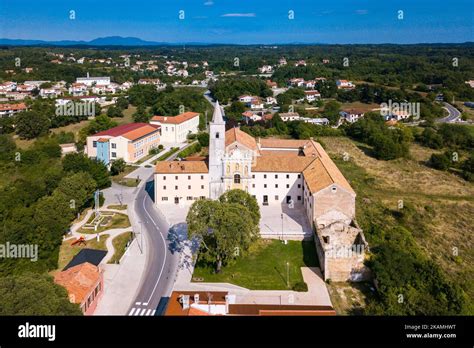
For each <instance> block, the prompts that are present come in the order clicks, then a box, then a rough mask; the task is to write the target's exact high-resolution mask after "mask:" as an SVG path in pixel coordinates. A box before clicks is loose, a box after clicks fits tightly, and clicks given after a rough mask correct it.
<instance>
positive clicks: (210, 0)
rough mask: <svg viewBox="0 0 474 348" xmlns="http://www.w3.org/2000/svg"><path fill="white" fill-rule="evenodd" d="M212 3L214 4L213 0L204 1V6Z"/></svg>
mask: <svg viewBox="0 0 474 348" xmlns="http://www.w3.org/2000/svg"><path fill="white" fill-rule="evenodd" d="M212 5H214V1H212V0H208V1H206V2H205V3H204V6H212Z"/></svg>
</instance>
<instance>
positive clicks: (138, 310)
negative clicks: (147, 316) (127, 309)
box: [134, 308, 140, 316]
mask: <svg viewBox="0 0 474 348" xmlns="http://www.w3.org/2000/svg"><path fill="white" fill-rule="evenodd" d="M139 314H140V308H137V311H136V312H135V314H134V315H135V316H137V315H139Z"/></svg>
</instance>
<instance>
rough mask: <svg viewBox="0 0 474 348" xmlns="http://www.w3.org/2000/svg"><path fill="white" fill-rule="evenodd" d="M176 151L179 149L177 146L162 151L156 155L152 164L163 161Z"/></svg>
mask: <svg viewBox="0 0 474 348" xmlns="http://www.w3.org/2000/svg"><path fill="white" fill-rule="evenodd" d="M178 151H179V147H172V148H171V149H170V150H169V151H168V152H167V153H164V154H163V155H161V156H160V157H158V158H157V159H156V160H155V161H153V164H156V163H158V162H160V161H164V160H165V159H167V158H168V157H170V156H171V155H173V154H174V153H176V152H178Z"/></svg>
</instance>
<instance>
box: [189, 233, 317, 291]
mask: <svg viewBox="0 0 474 348" xmlns="http://www.w3.org/2000/svg"><path fill="white" fill-rule="evenodd" d="M287 262H289V271H290V272H289V273H290V288H292V287H293V286H294V285H295V284H296V283H298V282H303V276H302V274H301V270H300V267H304V266H307V267H316V266H318V260H317V256H316V248H315V246H314V242H312V241H309V242H300V241H288V244H287V245H285V244H283V243H282V242H281V241H278V240H269V239H263V240H259V241H258V242H256V243H255V244H254V245H252V246H251V248H250V250H249V252H248V254H246V255H243V256H242V257H239V258H238V259H237V260H236V261H235V262H234V263H232V264H230V265H227V266H225V267H223V269H222V271H221V272H220V273H219V274H215V273H214V269H213V268H212V267H206V265H204V264H203V263H202V262H200V261H199V260H198V262H197V264H196V268H195V269H194V274H193V278H202V281H204V282H225V283H232V284H235V285H239V286H243V287H245V288H248V289H254V290H285V289H288V287H287V268H286V263H287Z"/></svg>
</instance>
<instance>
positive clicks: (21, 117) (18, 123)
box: [15, 111, 51, 139]
mask: <svg viewBox="0 0 474 348" xmlns="http://www.w3.org/2000/svg"><path fill="white" fill-rule="evenodd" d="M50 125H51V122H50V120H49V118H48V117H46V116H45V115H43V114H41V113H38V112H35V111H24V112H20V113H19V114H18V115H17V116H16V117H15V131H16V133H17V134H18V135H19V136H20V138H23V139H33V138H36V137H39V136H41V135H45V134H47V133H48V130H49V127H50Z"/></svg>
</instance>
